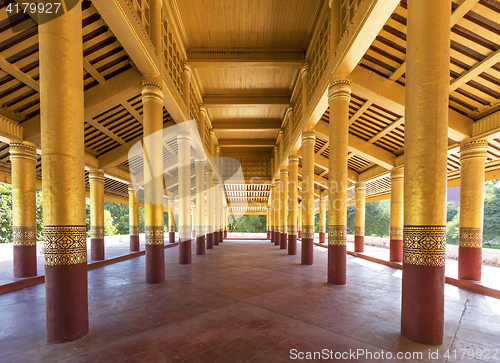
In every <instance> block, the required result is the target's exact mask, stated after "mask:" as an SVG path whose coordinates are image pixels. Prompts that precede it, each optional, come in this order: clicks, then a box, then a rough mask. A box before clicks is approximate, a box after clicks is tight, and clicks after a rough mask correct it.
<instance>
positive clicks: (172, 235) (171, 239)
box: [168, 232, 175, 243]
mask: <svg viewBox="0 0 500 363" xmlns="http://www.w3.org/2000/svg"><path fill="white" fill-rule="evenodd" d="M168 243H175V232H168Z"/></svg>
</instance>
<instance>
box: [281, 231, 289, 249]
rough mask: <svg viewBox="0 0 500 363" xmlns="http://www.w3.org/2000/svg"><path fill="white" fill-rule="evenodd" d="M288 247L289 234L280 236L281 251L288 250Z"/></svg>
mask: <svg viewBox="0 0 500 363" xmlns="http://www.w3.org/2000/svg"><path fill="white" fill-rule="evenodd" d="M287 247H288V233H281V234H280V250H286V249H287Z"/></svg>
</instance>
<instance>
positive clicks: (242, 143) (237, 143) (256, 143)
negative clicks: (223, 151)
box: [219, 138, 276, 148]
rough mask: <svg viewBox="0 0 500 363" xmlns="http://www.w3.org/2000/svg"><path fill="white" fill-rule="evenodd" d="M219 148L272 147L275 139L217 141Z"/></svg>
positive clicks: (274, 144)
mask: <svg viewBox="0 0 500 363" xmlns="http://www.w3.org/2000/svg"><path fill="white" fill-rule="evenodd" d="M219 146H220V147H236V148H239V147H274V146H276V140H275V139H236V138H235V139H219Z"/></svg>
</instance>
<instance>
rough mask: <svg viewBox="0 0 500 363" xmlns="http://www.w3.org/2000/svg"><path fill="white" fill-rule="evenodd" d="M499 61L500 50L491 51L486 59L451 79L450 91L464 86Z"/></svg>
mask: <svg viewBox="0 0 500 363" xmlns="http://www.w3.org/2000/svg"><path fill="white" fill-rule="evenodd" d="M498 62H500V50H497V51H496V52H493V53H491V54H490V55H489V56H488V57H487V58H486V59H484V60H483V61H481V62H478V63H476V64H474V66H473V67H472V68H471V69H469V70H468V71H467V72H464V73H462V74H461V75H460V77H458V78H456V79H454V80H453V81H451V83H450V93H451V92H453V91H455V90H456V89H457V88H459V87H462V86H463V85H464V84H466V83H467V82H469V81H470V80H472V79H473V78H475V77H477V76H479V75H480V74H481V73H483V72H484V71H486V70H488V69H490V68H491V67H493V66H494V65H495V64H497V63H498Z"/></svg>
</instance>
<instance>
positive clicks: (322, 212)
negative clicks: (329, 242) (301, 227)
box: [319, 189, 328, 243]
mask: <svg viewBox="0 0 500 363" xmlns="http://www.w3.org/2000/svg"><path fill="white" fill-rule="evenodd" d="M327 197H328V189H324V190H322V191H321V194H320V197H319V243H325V232H326V227H325V223H326V198H327Z"/></svg>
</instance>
